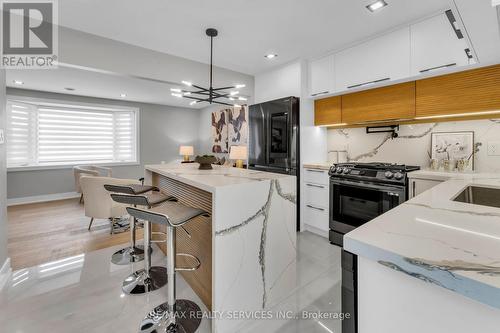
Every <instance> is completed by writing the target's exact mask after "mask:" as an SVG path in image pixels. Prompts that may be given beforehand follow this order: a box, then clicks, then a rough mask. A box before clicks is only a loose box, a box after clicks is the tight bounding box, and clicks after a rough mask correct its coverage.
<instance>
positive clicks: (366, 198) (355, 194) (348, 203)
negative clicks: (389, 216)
mask: <svg viewBox="0 0 500 333" xmlns="http://www.w3.org/2000/svg"><path fill="white" fill-rule="evenodd" d="M404 201H405V187H404V186H393V185H386V184H376V183H366V182H357V181H354V180H344V179H342V180H340V179H331V180H330V229H331V230H332V231H333V232H335V233H337V234H341V235H343V234H345V233H348V232H349V231H352V230H354V229H355V228H357V227H359V226H361V225H363V224H364V223H366V222H368V221H371V220H372V219H374V218H376V217H377V216H379V215H382V214H383V213H385V212H387V211H389V210H390V209H392V208H394V207H396V206H397V205H399V204H401V203H403V202H404Z"/></svg>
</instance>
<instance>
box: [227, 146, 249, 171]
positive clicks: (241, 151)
mask: <svg viewBox="0 0 500 333" xmlns="http://www.w3.org/2000/svg"><path fill="white" fill-rule="evenodd" d="M247 157H248V150H247V146H231V151H230V152H229V158H230V159H232V160H236V167H237V168H243V160H246V159H247Z"/></svg>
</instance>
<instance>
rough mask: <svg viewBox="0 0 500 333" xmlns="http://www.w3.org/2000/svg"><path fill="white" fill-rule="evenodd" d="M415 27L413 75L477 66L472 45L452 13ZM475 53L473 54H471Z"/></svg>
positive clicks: (412, 61)
mask: <svg viewBox="0 0 500 333" xmlns="http://www.w3.org/2000/svg"><path fill="white" fill-rule="evenodd" d="M448 15H451V16H450V18H451V21H450V19H449V18H448V16H447V14H446V13H443V14H440V15H437V16H434V17H431V18H430V19H427V20H424V21H422V22H419V23H416V24H413V25H412V26H411V27H410V30H411V75H412V76H415V75H419V74H421V73H425V72H429V71H433V70H439V69H441V68H448V67H454V66H464V65H468V64H470V63H473V62H474V60H472V59H469V57H468V56H467V53H466V52H467V50H469V52H470V49H469V46H468V45H467V41H466V38H465V36H464V35H463V32H462V31H460V30H459V27H458V26H457V24H456V23H454V24H453V25H452V23H451V22H452V21H455V20H454V17H453V14H451V11H449V12H448ZM469 54H472V53H469Z"/></svg>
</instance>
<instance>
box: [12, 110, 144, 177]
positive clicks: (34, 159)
mask: <svg viewBox="0 0 500 333" xmlns="http://www.w3.org/2000/svg"><path fill="white" fill-rule="evenodd" d="M137 113H138V112H137V110H133V109H123V108H114V107H100V106H89V105H67V104H56V103H45V102H42V101H40V102H36V101H35V102H31V101H30V102H26V101H17V100H9V101H8V102H7V167H9V168H15V167H37V166H40V167H43V166H58V165H74V164H83V163H133V162H137V116H138V115H137Z"/></svg>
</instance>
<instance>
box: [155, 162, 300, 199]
mask: <svg viewBox="0 0 500 333" xmlns="http://www.w3.org/2000/svg"><path fill="white" fill-rule="evenodd" d="M198 167H199V164H198V163H184V164H181V163H169V164H156V165H146V166H145V168H146V170H148V171H151V172H155V173H158V174H160V175H163V176H167V177H170V178H172V179H175V180H178V181H180V182H183V183H186V184H188V185H191V186H194V187H197V188H200V189H202V190H205V191H208V192H211V193H214V192H215V191H216V189H217V188H219V187H224V186H231V185H238V184H247V183H251V182H259V181H265V180H273V179H282V178H287V177H295V176H289V175H283V174H277V173H270V172H263V171H257V170H249V169H238V168H233V167H227V166H220V165H213V166H212V167H213V169H212V170H199V169H198Z"/></svg>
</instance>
